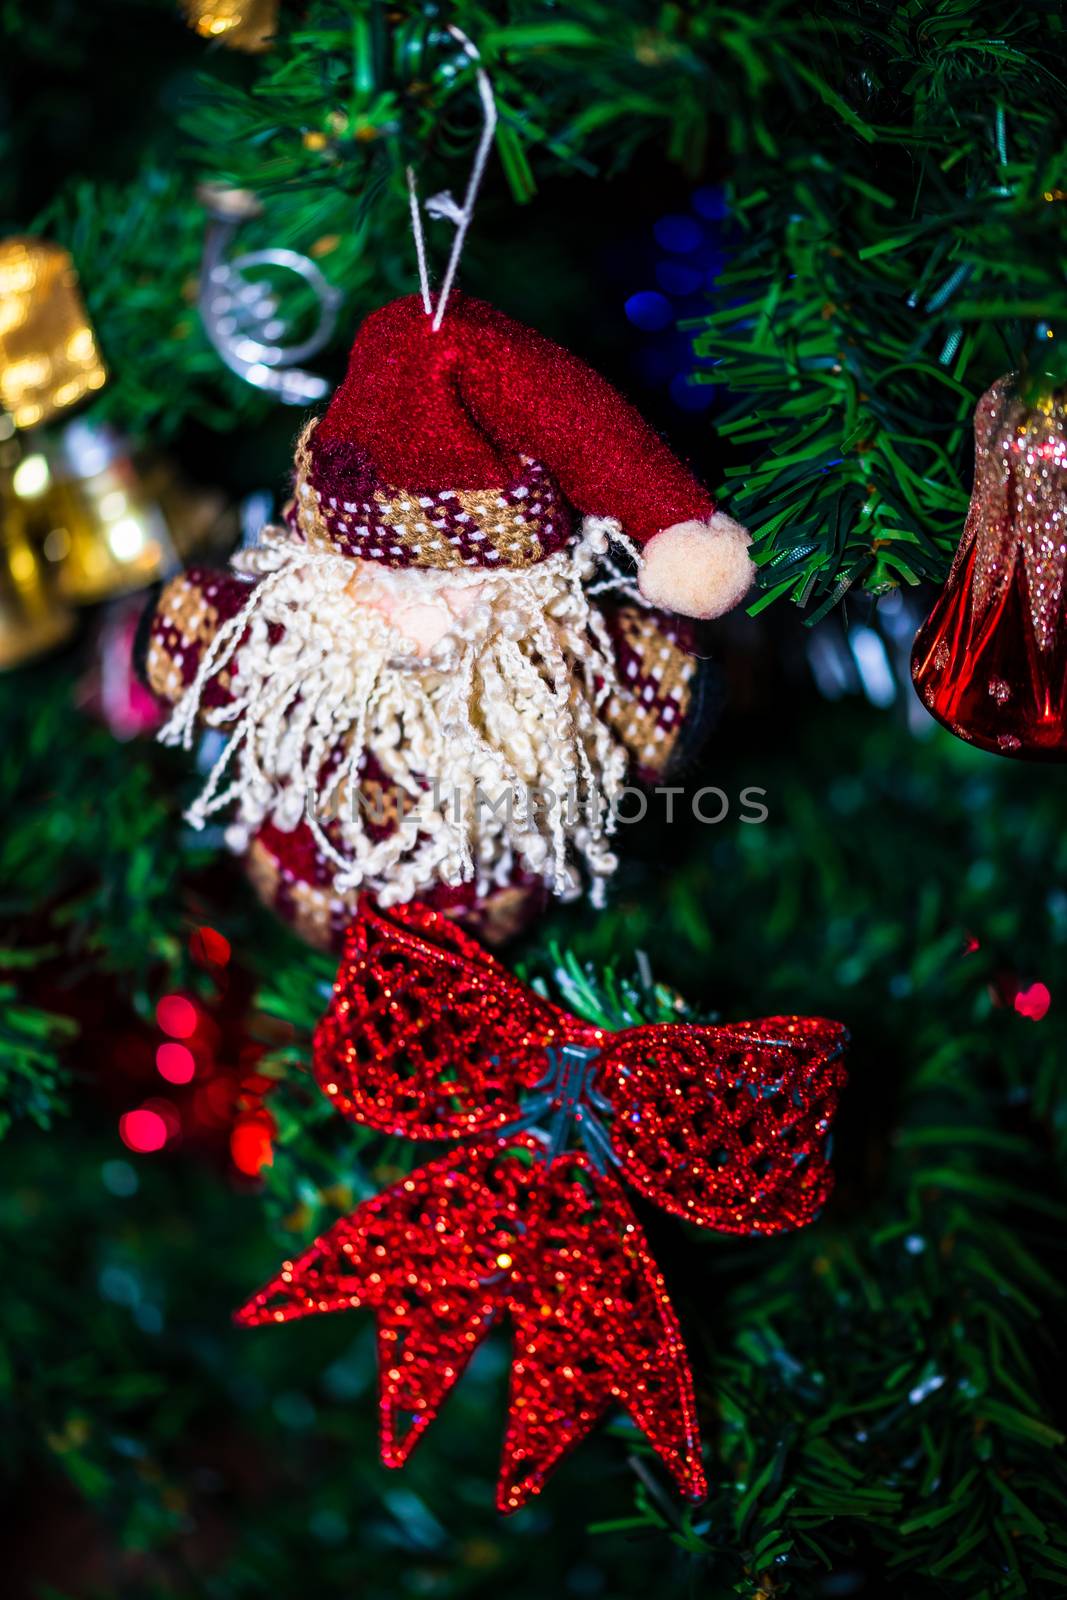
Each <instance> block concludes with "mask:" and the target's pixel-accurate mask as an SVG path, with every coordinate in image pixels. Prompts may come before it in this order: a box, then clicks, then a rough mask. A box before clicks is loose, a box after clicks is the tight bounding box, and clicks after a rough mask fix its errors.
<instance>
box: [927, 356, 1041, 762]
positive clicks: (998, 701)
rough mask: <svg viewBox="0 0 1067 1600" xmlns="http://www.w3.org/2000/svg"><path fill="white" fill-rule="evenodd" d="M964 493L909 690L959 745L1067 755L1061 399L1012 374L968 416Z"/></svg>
mask: <svg viewBox="0 0 1067 1600" xmlns="http://www.w3.org/2000/svg"><path fill="white" fill-rule="evenodd" d="M974 437H975V465H974V490H973V492H972V494H971V504H970V508H969V510H968V512H967V521H966V523H965V524H964V529H963V538H962V539H961V540H960V545H959V549H958V550H957V551H956V556H955V559H954V561H953V563H952V569H951V571H950V572H949V575H948V582H947V583H946V584H945V587H944V589H943V590H942V592H941V594H940V596H939V598H938V601H937V604H936V605H935V606H934V609H933V611H932V612H931V613H930V616H929V618H928V619H927V621H926V622H925V623H924V624H923V626H922V627H921V628H920V629H919V632H918V634H917V635H916V638H915V645H914V647H913V650H912V658H911V673H912V678H913V679H914V682H915V687H916V690H917V691H918V694H919V697H920V699H921V700H922V702H923V704H924V705H925V706H926V708H927V710H928V711H929V712H930V713H931V714H932V715H933V716H935V717H936V718H937V719H938V721H939V722H943V723H944V725H945V727H946V728H948V729H949V730H950V731H951V732H952V733H954V734H956V736H957V737H958V738H960V739H964V740H966V741H967V743H968V744H976V745H978V746H980V748H981V749H983V750H993V751H996V752H997V753H998V754H1000V755H1008V756H1019V757H1022V758H1026V759H1029V760H1037V761H1065V760H1067V632H1065V628H1064V604H1065V600H1067V585H1065V582H1064V578H1065V567H1067V407H1065V404H1064V396H1063V395H1053V396H1050V397H1049V398H1047V399H1044V400H1040V401H1038V402H1037V403H1036V404H1034V405H1030V404H1028V403H1026V402H1025V401H1024V400H1023V399H1022V398H1021V397H1020V395H1019V392H1018V389H1017V387H1016V384H1015V381H1014V379H1013V378H1012V377H1010V376H1009V377H1006V378H1000V379H998V381H997V382H996V383H995V384H994V385H993V387H992V388H991V389H990V390H989V391H988V393H987V394H985V395H983V396H982V399H981V400H980V401H979V403H978V408H977V410H976V412H975V418H974Z"/></svg>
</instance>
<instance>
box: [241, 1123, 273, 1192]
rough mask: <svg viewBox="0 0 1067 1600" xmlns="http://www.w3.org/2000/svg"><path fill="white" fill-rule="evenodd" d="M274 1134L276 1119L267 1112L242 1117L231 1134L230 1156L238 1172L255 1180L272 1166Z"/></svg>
mask: <svg viewBox="0 0 1067 1600" xmlns="http://www.w3.org/2000/svg"><path fill="white" fill-rule="evenodd" d="M273 1133H274V1118H273V1117H271V1116H270V1115H269V1114H268V1113H265V1112H258V1113H257V1114H256V1115H254V1116H250V1117H241V1118H240V1119H239V1120H238V1121H237V1122H236V1123H235V1124H234V1127H233V1131H232V1132H231V1134H230V1155H231V1156H232V1157H233V1164H234V1166H235V1167H236V1168H237V1170H238V1172H243V1173H246V1174H247V1176H248V1177H250V1178H255V1177H258V1176H259V1174H260V1172H262V1170H263V1168H264V1167H269V1166H271V1164H272V1163H273V1161H274V1148H273V1146H272V1144H271V1137H272V1135H273Z"/></svg>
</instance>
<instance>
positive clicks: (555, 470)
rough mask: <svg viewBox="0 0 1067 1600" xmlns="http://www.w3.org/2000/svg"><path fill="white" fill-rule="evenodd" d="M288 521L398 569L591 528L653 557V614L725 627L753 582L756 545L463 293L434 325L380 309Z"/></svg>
mask: <svg viewBox="0 0 1067 1600" xmlns="http://www.w3.org/2000/svg"><path fill="white" fill-rule="evenodd" d="M292 517H293V520H294V521H295V523H296V524H297V526H298V527H299V529H300V530H301V531H302V533H303V534H304V536H305V537H306V538H307V539H308V540H309V541H311V542H314V543H316V544H326V545H327V546H329V547H330V548H333V549H337V550H340V551H342V552H343V553H345V554H347V555H352V556H358V557H361V558H363V559H367V560H373V561H377V562H380V563H382V564H383V565H386V566H392V567H405V566H418V567H436V568H441V569H445V568H449V567H484V568H487V569H491V570H497V571H499V570H500V569H502V568H504V567H524V566H528V565H530V564H531V563H533V562H536V561H540V560H543V559H544V558H545V557H546V556H549V555H552V554H553V553H554V552H555V551H557V550H560V549H562V548H563V547H564V546H565V545H566V544H567V542H568V540H570V539H571V538H573V537H574V536H575V534H576V533H577V531H578V526H579V523H580V520H581V518H583V517H598V518H611V519H613V520H614V521H616V522H617V523H618V524H619V526H620V528H621V530H622V532H623V533H624V534H626V535H627V536H628V537H629V538H630V539H631V540H633V541H634V542H635V543H636V544H637V545H638V546H640V548H641V564H640V569H639V583H640V587H641V590H642V592H643V593H644V594H645V596H646V597H647V598H648V599H649V600H650V601H652V602H653V603H654V604H656V605H658V606H662V607H664V608H666V609H668V610H672V611H678V612H681V613H682V614H684V615H686V616H692V617H717V616H720V615H721V614H722V613H723V612H724V611H728V610H729V609H730V607H731V606H734V605H736V604H737V602H738V601H739V600H741V599H742V598H743V596H744V595H745V593H746V592H747V590H748V588H749V586H750V584H751V582H752V577H753V566H752V562H751V560H750V559H749V555H748V545H749V538H748V535H747V533H746V532H745V530H744V529H743V528H741V527H740V526H739V525H738V524H737V523H736V522H733V521H732V520H731V519H730V518H729V517H726V516H723V515H722V514H721V513H720V512H717V511H716V510H715V503H714V501H713V500H712V498H711V496H710V495H709V494H708V492H707V490H706V489H705V488H703V487H702V485H701V484H700V483H698V482H697V480H696V479H695V478H694V477H693V476H692V474H691V473H689V472H688V471H687V470H686V468H685V467H684V466H683V465H682V464H681V462H679V461H678V459H677V458H676V457H675V456H674V455H672V453H671V452H670V450H668V448H667V446H666V445H665V444H664V443H663V441H662V440H661V439H660V438H659V437H658V436H657V435H656V433H655V432H654V431H653V430H652V429H651V428H650V427H649V426H648V424H647V423H646V422H645V421H644V419H643V418H642V417H641V416H640V414H639V413H638V412H637V411H636V410H635V409H634V407H633V406H631V405H629V404H628V403H627V402H626V401H625V400H624V399H623V398H622V396H621V395H619V394H618V393H617V392H616V391H615V390H614V389H613V388H612V387H611V385H610V384H608V383H607V382H605V380H604V379H603V378H602V377H601V376H600V375H599V374H598V373H596V372H594V371H593V370H592V368H591V367H588V366H586V365H585V363H584V362H582V361H579V360H578V359H577V358H576V357H575V356H573V355H571V354H570V352H569V351H567V350H564V349H562V348H561V347H560V346H559V345H556V344H553V343H552V342H551V341H550V340H548V339H545V338H543V337H542V336H541V335H540V334H538V333H535V332H534V331H533V330H532V329H530V328H526V327H524V326H523V325H522V324H521V323H518V322H514V321H512V319H511V318H510V317H506V316H504V315H503V314H502V313H501V312H499V311H496V310H494V308H493V307H492V306H490V305H487V304H485V302H484V301H481V300H472V299H470V298H469V297H467V296H465V295H462V294H459V293H458V292H457V293H454V294H453V295H452V298H451V299H450V301H449V305H448V314H447V316H446V317H445V319H444V321H443V323H442V325H441V327H440V328H439V329H438V330H437V331H436V332H435V331H434V330H433V328H432V327H431V321H430V318H429V317H428V316H427V315H426V313H425V311H424V309H423V306H422V302H421V300H420V298H419V297H418V296H417V295H411V296H409V297H407V298H405V299H402V300H394V301H393V302H392V303H391V304H389V305H386V306H383V307H382V308H381V309H380V310H379V311H375V312H373V313H372V314H371V315H370V316H369V317H368V318H367V319H366V321H365V322H364V323H363V326H362V327H361V328H360V330H359V333H358V334H357V336H356V340H355V343H354V344H353V346H352V354H351V358H350V360H349V365H348V372H347V374H346V376H345V379H344V381H343V383H342V384H341V385H340V387H339V388H338V389H337V391H336V393H335V394H334V396H333V399H332V400H331V402H330V405H329V408H328V410H327V412H326V415H325V416H324V417H323V418H322V420H321V421H320V422H319V423H317V424H313V425H312V427H311V428H310V429H309V430H308V431H307V432H306V433H305V435H304V437H303V439H302V440H301V443H300V447H299V449H298V452H297V477H296V499H295V501H294V505H293V510H292Z"/></svg>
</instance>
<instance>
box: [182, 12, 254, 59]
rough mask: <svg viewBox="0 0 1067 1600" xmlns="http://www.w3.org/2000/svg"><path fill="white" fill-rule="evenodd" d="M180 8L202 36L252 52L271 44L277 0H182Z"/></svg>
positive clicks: (233, 48)
mask: <svg viewBox="0 0 1067 1600" xmlns="http://www.w3.org/2000/svg"><path fill="white" fill-rule="evenodd" d="M182 9H183V11H184V12H185V18H186V21H187V22H188V24H189V26H190V27H191V28H194V29H195V30H196V32H197V33H198V34H199V35H200V37H201V38H202V39H217V40H219V41H220V43H222V44H225V45H228V46H229V48H230V49H231V50H246V51H248V52H249V53H250V54H253V55H256V54H259V52H260V51H263V50H268V49H269V48H270V42H271V38H272V36H273V34H274V32H275V29H276V28H277V26H278V0H183V4H182Z"/></svg>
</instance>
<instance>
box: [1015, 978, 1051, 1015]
mask: <svg viewBox="0 0 1067 1600" xmlns="http://www.w3.org/2000/svg"><path fill="white" fill-rule="evenodd" d="M1051 1004H1052V996H1051V994H1050V993H1049V991H1048V989H1047V988H1046V987H1045V985H1044V984H1043V983H1032V984H1031V985H1030V986H1029V988H1027V989H1019V990H1018V991H1017V992H1016V995H1015V1001H1014V1005H1015V1009H1016V1011H1017V1012H1018V1013H1019V1015H1020V1017H1028V1018H1029V1020H1030V1021H1031V1022H1040V1021H1041V1018H1042V1017H1043V1016H1044V1015H1045V1012H1046V1011H1047V1010H1048V1008H1049V1006H1050V1005H1051Z"/></svg>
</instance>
